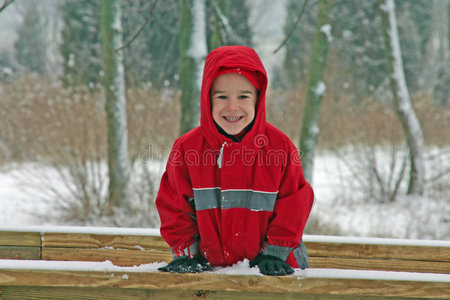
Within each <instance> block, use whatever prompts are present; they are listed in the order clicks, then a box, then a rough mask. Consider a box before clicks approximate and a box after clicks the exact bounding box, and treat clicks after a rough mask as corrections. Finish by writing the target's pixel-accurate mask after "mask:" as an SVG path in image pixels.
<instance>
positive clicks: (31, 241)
mask: <svg viewBox="0 0 450 300" xmlns="http://www.w3.org/2000/svg"><path fill="white" fill-rule="evenodd" d="M0 245H1V246H37V247H40V246H41V234H40V233H39V232H15V231H0Z"/></svg>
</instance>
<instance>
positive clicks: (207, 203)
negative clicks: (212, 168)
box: [194, 188, 277, 211]
mask: <svg viewBox="0 0 450 300" xmlns="http://www.w3.org/2000/svg"><path fill="white" fill-rule="evenodd" d="M276 200H277V193H270V192H261V191H253V190H225V191H221V190H220V188H210V189H194V201H195V209H196V210H203V209H211V208H217V207H221V208H223V209H228V208H236V207H240V208H248V209H251V210H258V211H273V209H274V207H275V202H276Z"/></svg>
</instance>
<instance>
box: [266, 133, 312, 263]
mask: <svg viewBox="0 0 450 300" xmlns="http://www.w3.org/2000/svg"><path fill="white" fill-rule="evenodd" d="M285 149H287V153H289V155H288V157H287V161H286V165H285V167H284V169H283V174H282V178H281V182H280V186H279V190H278V196H277V201H276V203H275V208H274V214H273V217H272V219H271V221H270V223H269V226H268V229H267V233H266V244H265V245H264V246H263V249H262V253H264V254H268V255H273V256H276V257H278V258H280V259H282V260H286V259H287V257H288V255H289V253H290V252H291V251H292V250H293V249H294V248H296V247H298V246H299V244H300V241H301V238H302V235H303V230H304V228H305V225H306V221H307V220H308V217H309V214H310V212H311V209H312V205H313V201H314V192H313V190H312V188H311V186H310V184H309V183H308V182H307V181H306V180H305V177H304V176H303V169H302V166H301V163H300V156H299V153H298V150H297V148H296V147H295V146H294V145H293V144H292V142H291V141H290V140H289V141H288V144H287V146H286V148H285Z"/></svg>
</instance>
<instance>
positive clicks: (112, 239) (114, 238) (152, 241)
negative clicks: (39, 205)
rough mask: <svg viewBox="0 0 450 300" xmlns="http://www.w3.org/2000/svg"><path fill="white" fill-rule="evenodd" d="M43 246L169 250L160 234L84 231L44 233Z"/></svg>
mask: <svg viewBox="0 0 450 300" xmlns="http://www.w3.org/2000/svg"><path fill="white" fill-rule="evenodd" d="M42 246H43V247H44V248H45V247H57V248H62V247H67V248H106V247H110V248H116V249H132V250H133V249H134V250H136V249H148V250H149V249H155V250H169V246H168V245H167V243H166V242H165V241H164V240H163V239H162V238H161V237H158V236H139V235H103V234H84V233H51V232H50V233H44V235H43V242H42Z"/></svg>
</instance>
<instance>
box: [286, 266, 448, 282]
mask: <svg viewBox="0 0 450 300" xmlns="http://www.w3.org/2000/svg"><path fill="white" fill-rule="evenodd" d="M292 276H299V277H302V278H335V279H367V280H391V281H422V282H423V281H425V282H450V274H434V273H433V274H432V273H412V272H394V271H365V270H341V269H305V270H299V269H297V270H296V271H295V273H294V274H293V275H292Z"/></svg>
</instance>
